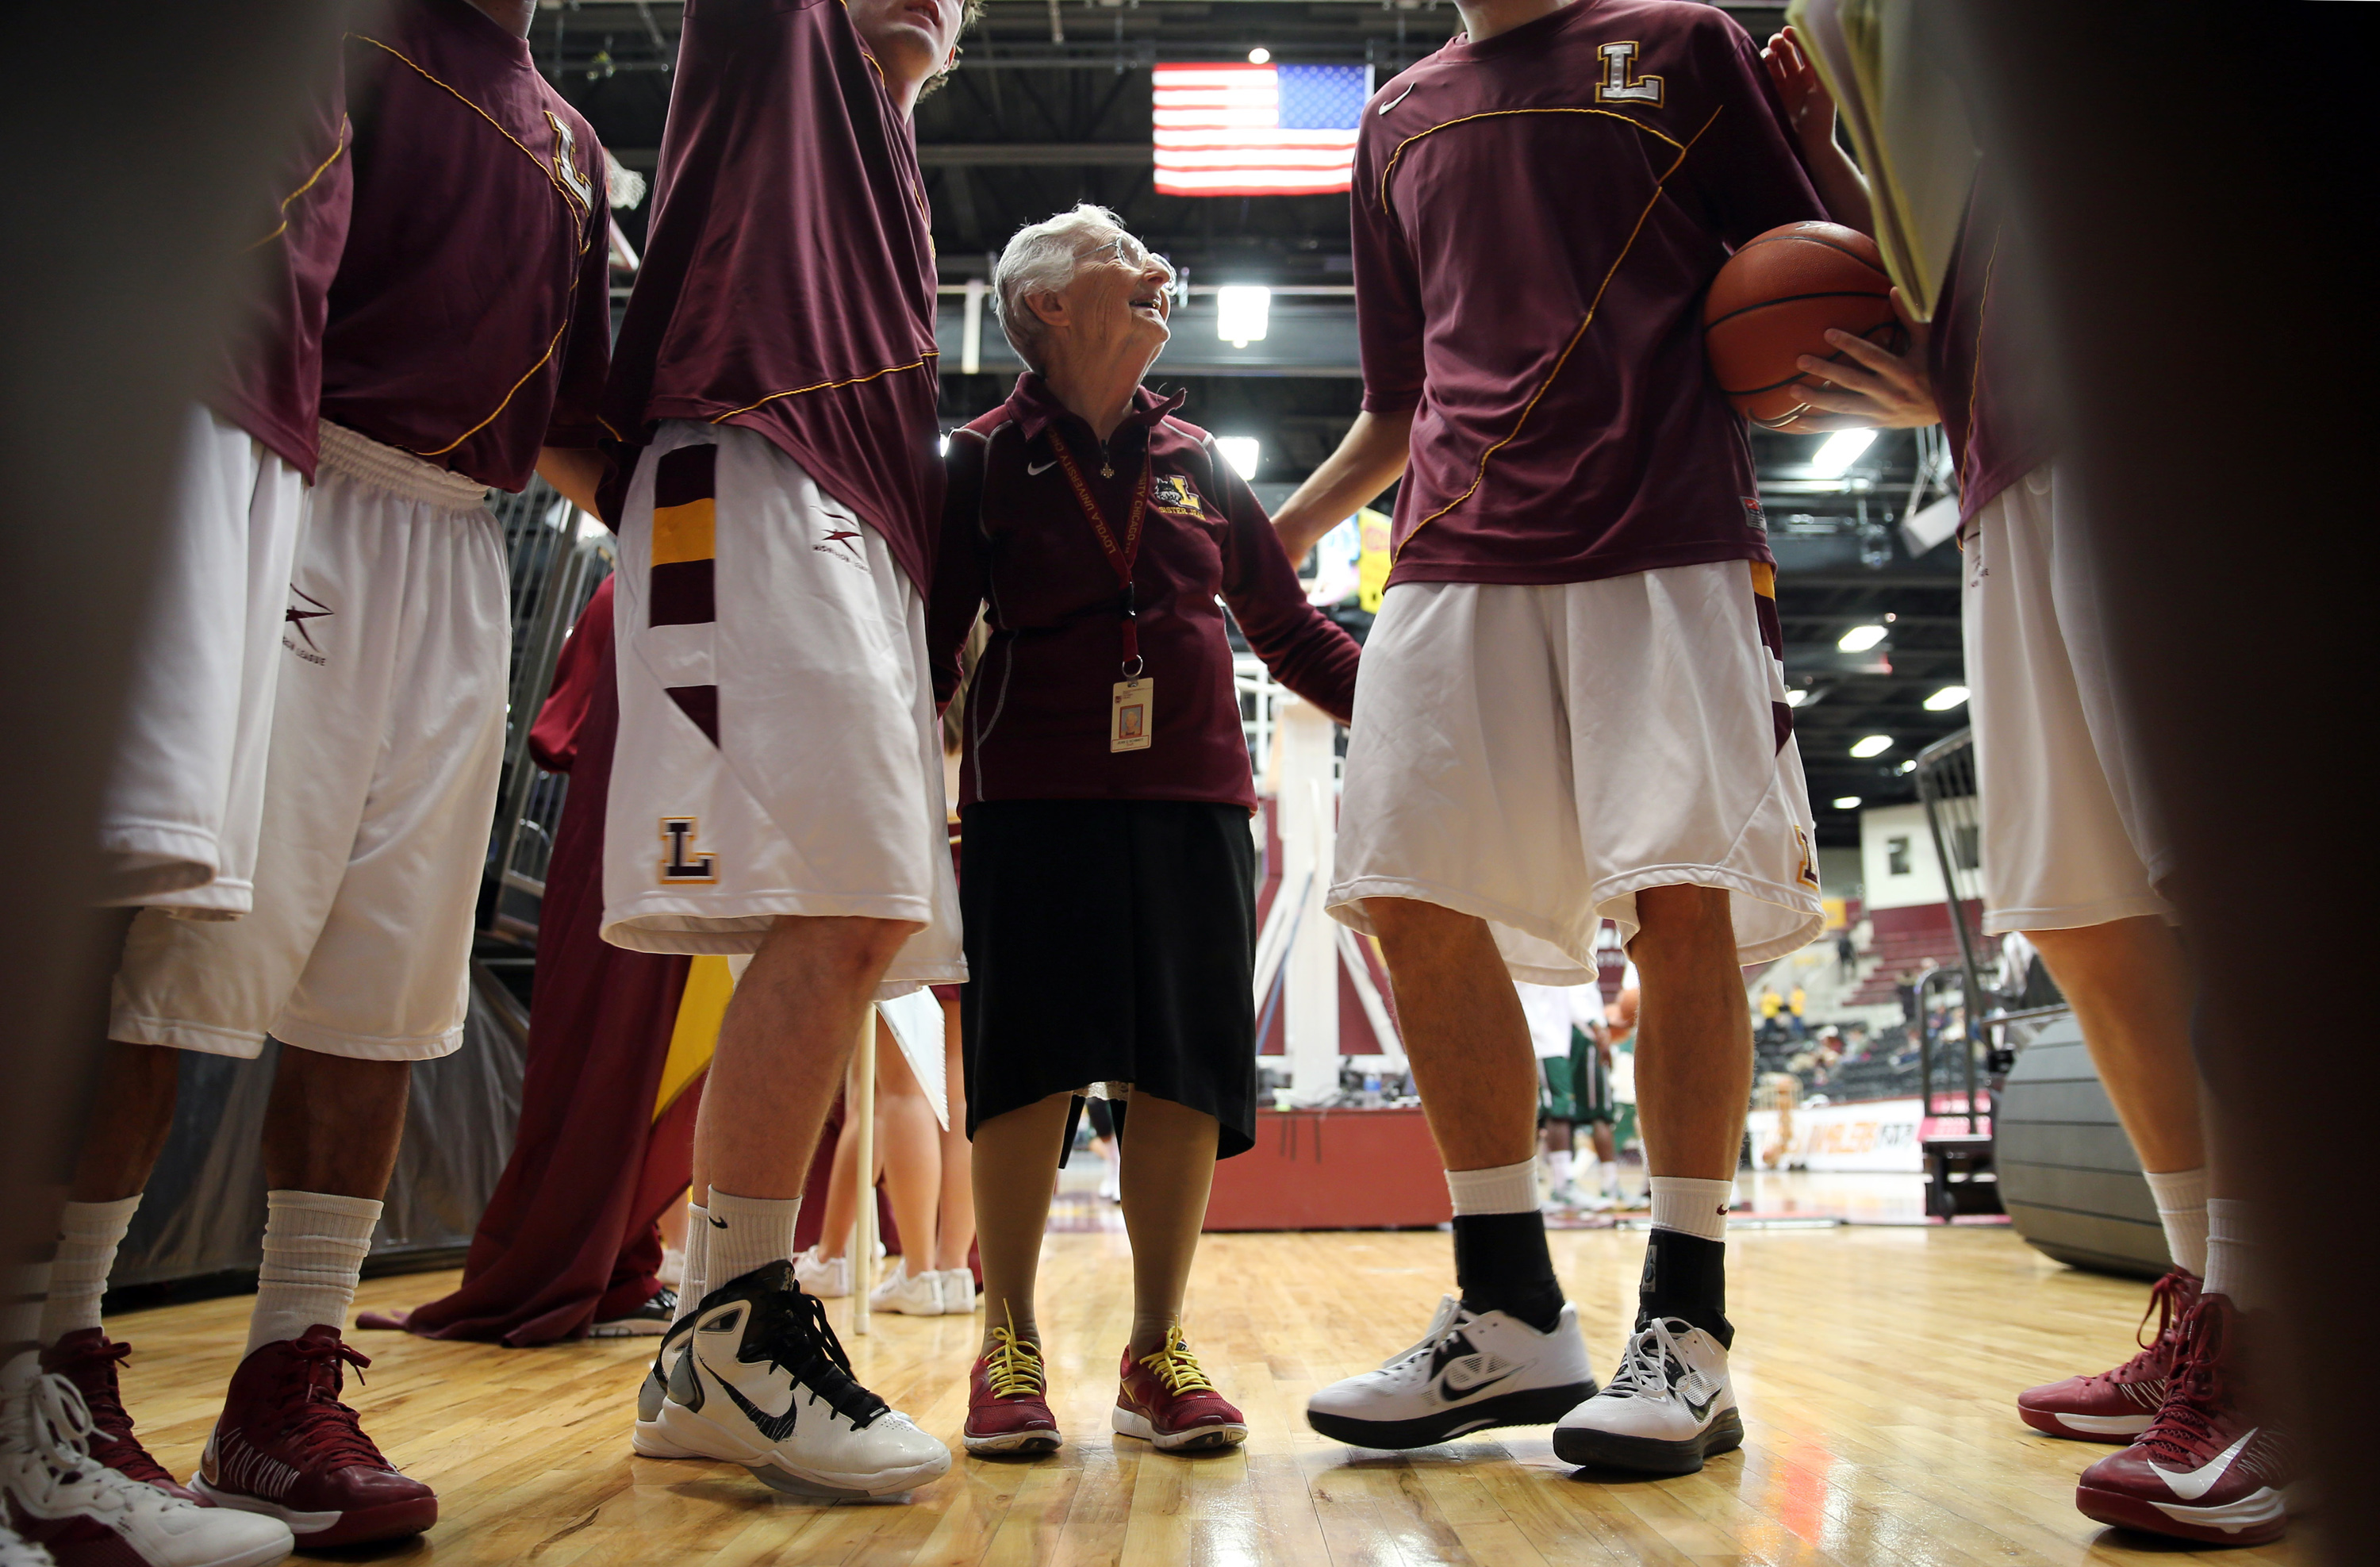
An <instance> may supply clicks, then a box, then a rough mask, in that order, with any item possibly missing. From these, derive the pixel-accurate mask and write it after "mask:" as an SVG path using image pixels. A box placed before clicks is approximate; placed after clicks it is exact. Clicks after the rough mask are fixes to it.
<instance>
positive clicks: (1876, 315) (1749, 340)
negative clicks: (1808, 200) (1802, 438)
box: [1703, 223, 1909, 432]
mask: <svg viewBox="0 0 2380 1567" xmlns="http://www.w3.org/2000/svg"><path fill="white" fill-rule="evenodd" d="M1829 327H1835V328H1840V330H1842V331H1844V332H1852V333H1857V334H1859V335H1860V336H1862V337H1864V338H1866V339H1867V340H1868V341H1869V342H1871V343H1874V344H1875V345H1876V346H1878V347H1880V348H1885V349H1888V350H1890V351H1891V352H1893V353H1895V354H1899V353H1903V352H1905V351H1906V350H1907V348H1908V346H1909V333H1908V330H1907V329H1906V328H1905V327H1903V326H1902V325H1901V324H1900V317H1899V316H1898V315H1896V314H1895V313H1893V309H1892V279H1891V278H1890V277H1889V276H1888V275H1887V274H1886V273H1885V270H1884V257H1883V255H1882V254H1881V253H1880V252H1878V251H1877V249H1876V241H1875V240H1873V239H1870V238H1869V237H1867V236H1866V235H1864V234H1862V233H1860V232H1859V231H1858V230H1857V229H1852V228H1845V227H1844V226H1843V225H1840V224H1835V223H1789V224H1787V225H1785V226H1784V227H1782V228H1772V229H1770V230H1769V231H1768V232H1767V233H1766V234H1764V235H1761V236H1760V237H1758V238H1756V239H1754V240H1751V241H1749V242H1748V243H1746V244H1745V245H1744V247H1743V249H1740V250H1738V251H1737V252H1736V253H1735V254H1734V255H1732V256H1730V257H1729V258H1728V262H1727V265H1725V266H1723V267H1721V268H1719V269H1718V277H1716V278H1714V279H1712V280H1711V286H1710V292H1709V294H1707V295H1706V296H1705V297H1704V299H1703V347H1704V352H1705V353H1706V354H1707V355H1708V356H1709V357H1710V367H1711V373H1712V374H1713V375H1714V376H1716V377H1718V384H1719V390H1720V391H1722V392H1724V393H1726V394H1727V400H1728V402H1729V403H1730V404H1732V405H1733V406H1734V408H1735V411H1736V412H1738V413H1740V414H1742V415H1743V417H1744V418H1746V419H1750V420H1751V421H1752V422H1753V423H1755V424H1756V425H1758V426H1760V428H1762V429H1763V430H1776V431H1787V432H1802V431H1815V430H1817V429H1818V428H1820V427H1819V426H1817V425H1814V424H1807V423H1804V422H1803V417H1804V416H1805V415H1809V414H1813V413H1815V412H1816V410H1814V409H1812V408H1811V407H1810V405H1809V403H1808V401H1807V400H1806V397H1805V394H1806V393H1807V392H1808V391H1809V390H1810V389H1811V388H1813V387H1815V386H1818V385H1821V384H1823V383H1821V382H1819V381H1818V380H1817V378H1816V377H1815V376H1811V375H1807V374H1804V373H1803V371H1802V370H1801V369H1800V368H1799V367H1798V366H1797V365H1796V364H1795V363H1794V360H1795V359H1796V358H1798V357H1799V356H1801V355H1803V354H1812V355H1815V356H1816V357H1817V358H1822V359H1832V360H1835V361H1837V362H1839V363H1850V362H1852V360H1851V357H1850V356H1849V355H1847V354H1843V353H1840V352H1839V351H1837V350H1836V349H1835V348H1834V347H1832V346H1830V345H1829V344H1828V342H1827V330H1828V328H1829Z"/></svg>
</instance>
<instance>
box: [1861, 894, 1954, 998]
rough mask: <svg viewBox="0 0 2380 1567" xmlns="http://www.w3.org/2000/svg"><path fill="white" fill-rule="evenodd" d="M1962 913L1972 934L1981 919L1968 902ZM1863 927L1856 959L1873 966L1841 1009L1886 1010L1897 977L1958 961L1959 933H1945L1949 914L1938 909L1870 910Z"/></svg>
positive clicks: (1937, 906)
mask: <svg viewBox="0 0 2380 1567" xmlns="http://www.w3.org/2000/svg"><path fill="white" fill-rule="evenodd" d="M1962 912H1963V913H1964V914H1965V916H1966V917H1967V920H1968V929H1970V930H1973V929H1978V928H1979V926H1980V922H1981V918H1982V911H1981V908H1980V907H1979V905H1977V904H1975V903H1974V902H1973V900H1970V901H1969V902H1967V903H1966V904H1965V905H1964V906H1963V909H1962ZM1868 921H1869V924H1868V941H1867V945H1866V946H1865V947H1864V948H1863V949H1862V951H1861V953H1860V956H1861V959H1862V960H1863V961H1866V960H1869V959H1873V960H1875V963H1876V966H1875V967H1874V968H1872V969H1870V970H1869V971H1868V976H1867V978H1865V979H1864V980H1862V981H1861V983H1860V987H1859V989H1858V990H1854V991H1852V994H1851V996H1850V997H1849V998H1848V1000H1847V1001H1846V1002H1845V1004H1846V1005H1849V1006H1878V1005H1885V1004H1888V1003H1889V1002H1891V1001H1892V1000H1893V998H1894V987H1895V986H1896V985H1897V984H1899V983H1900V977H1901V975H1903V974H1905V973H1911V972H1916V971H1922V970H1924V969H1925V968H1928V967H1932V966H1937V965H1941V966H1949V965H1953V964H1956V963H1957V962H1958V961H1959V933H1958V932H1957V931H1956V930H1954V929H1951V927H1950V911H1949V907H1947V906H1946V905H1942V904H1916V905H1911V906H1910V907H1907V908H1879V909H1872V910H1870V911H1869V912H1868Z"/></svg>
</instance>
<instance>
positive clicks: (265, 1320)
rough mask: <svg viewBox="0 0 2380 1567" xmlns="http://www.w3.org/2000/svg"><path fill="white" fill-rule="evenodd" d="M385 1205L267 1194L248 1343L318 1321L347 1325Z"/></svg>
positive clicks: (291, 1333)
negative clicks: (262, 1260)
mask: <svg viewBox="0 0 2380 1567" xmlns="http://www.w3.org/2000/svg"><path fill="white" fill-rule="evenodd" d="M379 1222H380V1204H378V1203H376V1202H374V1201H372V1199H371V1198H370V1197H336V1196H334V1195H333V1194H331V1193H329V1192H267V1193H265V1194H264V1266H263V1267H262V1268H261V1269H258V1270H257V1275H256V1309H255V1310H254V1311H252V1312H250V1313H249V1318H248V1347H247V1348H246V1349H244V1350H242V1351H240V1354H241V1355H242V1357H243V1358H244V1357H246V1356H248V1355H250V1354H255V1353H256V1352H257V1350H258V1349H259V1348H261V1346H263V1345H265V1344H270V1343H278V1342H281V1341H282V1340H284V1339H295V1338H298V1337H300V1336H302V1335H303V1334H304V1333H305V1331H306V1330H307V1329H309V1328H311V1327H313V1326H314V1325H315V1324H317V1323H322V1324H326V1325H328V1326H330V1327H333V1328H336V1329H338V1330H339V1331H340V1332H341V1333H342V1334H344V1333H345V1332H346V1330H347V1307H349V1306H353V1305H355V1303H356V1281H357V1280H358V1279H360V1278H362V1277H363V1271H364V1257H365V1255H366V1254H367V1253H369V1252H370V1250H371V1237H372V1226H373V1225H375V1224H378V1223H379Z"/></svg>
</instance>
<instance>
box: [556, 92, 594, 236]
mask: <svg viewBox="0 0 2380 1567" xmlns="http://www.w3.org/2000/svg"><path fill="white" fill-rule="evenodd" d="M545 121H546V124H548V125H550V126H552V127H553V177H554V178H556V179H558V180H560V181H562V183H563V184H565V185H566V186H568V187H569V188H570V193H571V194H572V195H573V196H576V197H577V198H578V200H579V202H580V203H581V204H582V205H584V206H585V207H587V208H588V209H589V211H590V212H591V211H592V210H593V209H594V206H595V182H594V181H593V180H590V179H589V178H588V177H587V176H585V175H583V174H580V173H579V172H578V161H577V158H576V157H574V156H573V154H574V153H576V152H577V151H578V138H577V134H576V133H574V132H573V131H572V130H571V128H569V127H568V126H566V125H565V124H563V123H562V121H561V119H560V118H559V117H557V116H556V115H555V114H554V112H553V110H552V109H548V110H547V111H546V112H545Z"/></svg>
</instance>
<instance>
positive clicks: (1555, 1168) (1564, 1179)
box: [1546, 1148, 1571, 1191]
mask: <svg viewBox="0 0 2380 1567" xmlns="http://www.w3.org/2000/svg"><path fill="white" fill-rule="evenodd" d="M1570 1172H1571V1151H1570V1149H1568V1148H1556V1149H1555V1150H1554V1151H1553V1152H1551V1153H1549V1154H1548V1155H1546V1173H1547V1174H1548V1175H1549V1176H1551V1177H1552V1178H1553V1183H1554V1190H1556V1191H1560V1190H1561V1189H1562V1188H1563V1187H1564V1186H1567V1185H1569V1184H1570Z"/></svg>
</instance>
